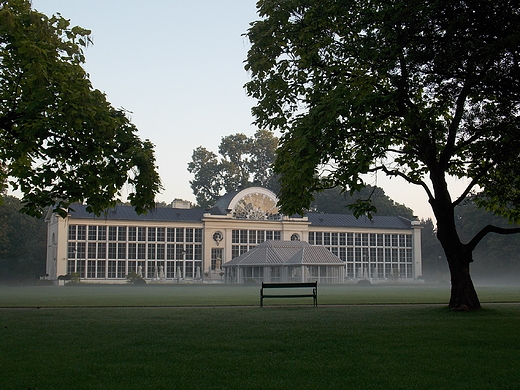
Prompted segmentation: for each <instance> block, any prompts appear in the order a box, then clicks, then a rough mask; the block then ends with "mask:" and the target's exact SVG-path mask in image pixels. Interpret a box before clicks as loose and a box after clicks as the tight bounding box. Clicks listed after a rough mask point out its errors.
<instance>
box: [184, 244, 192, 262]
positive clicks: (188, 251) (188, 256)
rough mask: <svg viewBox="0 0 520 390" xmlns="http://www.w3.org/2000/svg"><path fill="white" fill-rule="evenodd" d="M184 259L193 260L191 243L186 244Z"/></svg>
mask: <svg viewBox="0 0 520 390" xmlns="http://www.w3.org/2000/svg"><path fill="white" fill-rule="evenodd" d="M185 250H186V260H193V244H187V245H186V249H185Z"/></svg>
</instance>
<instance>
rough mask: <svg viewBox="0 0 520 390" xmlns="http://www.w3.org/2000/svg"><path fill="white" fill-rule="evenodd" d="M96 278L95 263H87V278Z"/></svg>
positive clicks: (90, 261)
mask: <svg viewBox="0 0 520 390" xmlns="http://www.w3.org/2000/svg"><path fill="white" fill-rule="evenodd" d="M95 277H96V262H95V261H94V260H89V261H87V278H90V279H92V278H95Z"/></svg>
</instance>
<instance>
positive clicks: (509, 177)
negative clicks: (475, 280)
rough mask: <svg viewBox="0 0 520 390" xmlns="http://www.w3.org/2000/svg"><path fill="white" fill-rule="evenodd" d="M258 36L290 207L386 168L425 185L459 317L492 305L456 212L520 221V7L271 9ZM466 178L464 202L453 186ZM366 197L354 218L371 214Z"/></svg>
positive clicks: (258, 111) (268, 4)
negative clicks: (467, 205) (466, 208)
mask: <svg viewBox="0 0 520 390" xmlns="http://www.w3.org/2000/svg"><path fill="white" fill-rule="evenodd" d="M257 6H258V12H259V15H260V17H261V20H258V21H256V22H254V23H253V24H252V26H251V28H250V29H249V30H248V32H247V36H248V37H249V39H250V41H251V43H252V47H251V49H250V51H249V53H248V58H247V63H246V69H247V70H248V71H249V72H250V73H251V77H252V78H251V81H250V82H248V83H247V84H246V89H247V91H248V94H249V95H250V96H252V97H254V98H255V99H257V101H258V103H257V105H256V107H254V108H253V113H254V115H255V117H256V124H257V125H258V126H260V127H262V128H267V129H270V130H279V131H281V132H282V138H281V140H280V148H279V150H278V156H277V159H276V163H275V172H277V173H278V174H280V185H281V189H280V192H279V197H280V202H281V211H282V212H283V213H285V214H293V213H302V211H303V210H304V209H305V208H307V207H309V205H310V204H311V202H312V201H313V198H314V197H313V193H314V191H315V190H317V189H321V188H331V187H335V186H339V187H341V188H342V189H344V190H348V191H351V192H355V191H358V190H360V189H361V188H363V187H364V179H363V178H364V175H366V174H370V173H373V172H376V171H381V172H384V173H385V174H386V175H389V176H399V177H402V178H404V179H405V180H406V181H408V182H409V183H412V184H415V185H419V186H421V187H422V188H423V189H424V190H425V191H426V193H427V195H428V198H429V202H430V204H431V206H432V209H433V211H434V214H435V217H436V219H437V224H438V226H437V237H438V238H439V240H440V242H441V244H442V246H443V249H444V251H445V254H446V258H447V260H448V263H449V265H450V271H451V280H452V296H451V299H450V307H453V308H460V309H463V310H466V309H476V308H479V307H480V303H479V302H478V297H477V295H476V293H475V290H474V287H473V284H472V282H471V278H470V276H469V264H470V263H471V262H472V261H473V259H472V251H473V249H474V248H475V247H476V245H477V244H478V242H479V241H480V240H482V238H483V237H484V236H485V235H486V234H488V233H489V232H497V233H500V234H509V233H514V232H517V231H520V230H516V229H507V230H504V229H501V228H497V227H494V226H492V225H488V226H485V227H484V228H482V229H481V230H480V231H479V232H478V233H477V234H476V235H475V236H474V237H473V239H472V240H470V242H468V243H467V244H463V243H462V242H461V240H460V238H459V236H458V233H457V230H456V226H455V216H454V207H455V206H456V205H457V204H459V203H461V202H462V201H463V200H464V198H465V197H466V196H467V195H468V194H469V193H470V192H471V191H472V190H474V189H476V188H480V189H481V190H482V196H480V197H479V199H478V204H480V205H482V206H485V207H487V208H488V209H490V210H492V211H493V212H495V213H496V214H500V215H503V216H505V217H506V218H509V219H510V220H516V221H518V220H519V219H520V207H519V205H520V202H518V200H519V195H518V194H519V184H520V182H519V177H520V159H519V158H518V157H519V153H520V137H519V136H518V134H519V127H520V77H519V76H520V66H519V61H518V58H519V57H520V5H519V4H518V2H516V1H500V2H494V1H474V2H468V1H447V0H442V1H436V0H435V1H434V0H427V1H422V2H409V1H404V0H399V1H392V2H389V1H385V0H363V1H354V0H344V1H335V0H323V1H320V2H309V1H307V0H293V1H281V0H260V1H259V2H258V3H257ZM449 176H454V177H457V178H468V179H469V185H468V186H467V188H466V189H465V191H463V192H462V193H461V194H457V196H456V197H454V198H452V194H451V193H450V192H449V189H448V185H447V180H446V179H447V178H448V177H449ZM372 211H373V205H372V204H371V203H370V202H366V201H361V202H358V204H357V205H356V206H355V210H354V212H355V214H356V215H361V214H363V213H365V214H366V213H368V214H369V213H370V212H372Z"/></svg>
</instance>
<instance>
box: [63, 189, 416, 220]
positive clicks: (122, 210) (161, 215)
mask: <svg viewBox="0 0 520 390" xmlns="http://www.w3.org/2000/svg"><path fill="white" fill-rule="evenodd" d="M237 193H238V192H232V193H229V194H226V195H225V196H223V197H222V198H221V200H219V201H218V202H217V204H216V205H215V207H214V208H213V209H212V210H211V211H210V213H211V214H213V215H221V214H226V210H225V209H223V208H225V207H228V206H229V202H231V200H232V199H233V197H234V196H235V195H236V194H237ZM207 212H208V210H204V209H175V208H170V207H158V208H156V209H154V210H151V211H149V212H148V213H146V214H140V215H139V214H137V213H136V212H135V210H134V208H133V207H132V206H123V205H121V206H116V207H114V208H113V209H109V210H107V212H106V213H105V214H102V215H100V216H99V217H96V216H95V215H94V214H92V213H89V212H87V210H86V206H85V205H82V204H72V205H71V206H70V209H69V214H70V217H71V218H72V219H76V218H77V219H93V220H96V219H97V220H121V221H161V222H202V218H203V216H204V214H205V213H207ZM306 217H308V219H309V222H310V223H311V226H310V227H311V228H312V227H317V226H321V227H354V228H379V229H410V228H411V221H410V220H408V219H406V218H402V217H388V216H374V217H373V218H372V219H368V218H367V217H361V218H356V217H354V216H353V215H347V214H320V213H309V214H306Z"/></svg>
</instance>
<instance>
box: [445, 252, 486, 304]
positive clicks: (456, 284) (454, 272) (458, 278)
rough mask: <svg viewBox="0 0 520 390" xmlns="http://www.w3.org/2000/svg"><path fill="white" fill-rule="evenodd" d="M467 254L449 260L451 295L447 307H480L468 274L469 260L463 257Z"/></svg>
mask: <svg viewBox="0 0 520 390" xmlns="http://www.w3.org/2000/svg"><path fill="white" fill-rule="evenodd" d="M466 256H468V255H462V258H461V257H457V258H456V259H454V260H452V261H450V264H449V266H450V274H451V296H450V303H449V307H450V308H451V309H453V310H463V311H470V310H478V309H480V308H481V306H480V301H479V299H478V296H477V292H476V291H475V286H473V282H472V280H471V276H470V274H469V261H471V254H469V256H470V259H469V261H468V259H464V257H466Z"/></svg>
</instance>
